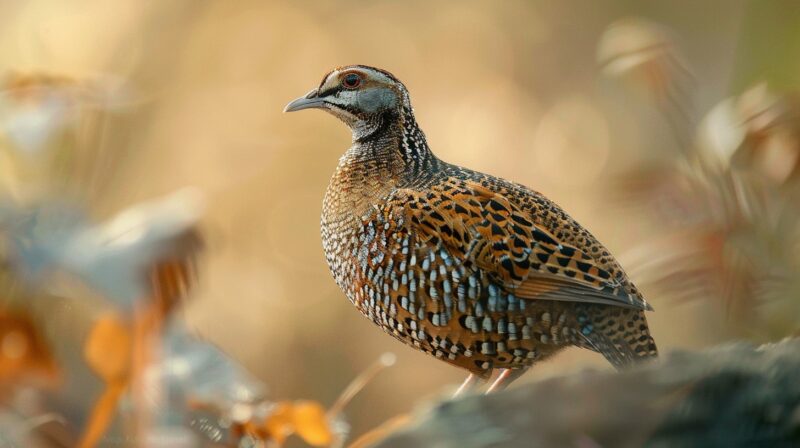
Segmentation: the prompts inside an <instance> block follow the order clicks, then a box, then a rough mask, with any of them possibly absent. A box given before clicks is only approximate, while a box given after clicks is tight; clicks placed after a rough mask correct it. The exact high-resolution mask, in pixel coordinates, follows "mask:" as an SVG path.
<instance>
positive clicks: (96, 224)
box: [0, 74, 394, 448]
mask: <svg viewBox="0 0 800 448" xmlns="http://www.w3.org/2000/svg"><path fill="white" fill-rule="evenodd" d="M117 93H118V92H117ZM114 104H117V103H114V102H112V101H109V95H108V92H107V91H104V90H102V89H100V88H99V87H98V84H97V83H90V82H86V81H79V80H74V79H68V78H65V77H59V76H50V75H43V74H35V75H17V74H12V75H8V76H6V77H5V78H4V80H3V81H2V83H0V158H2V160H0V162H2V163H0V289H1V290H2V293H3V294H2V301H0V405H2V406H3V407H8V409H9V415H8V417H9V421H11V420H14V421H17V420H20V421H22V422H23V423H24V424H23V425H22V426H24V427H26V428H28V429H27V430H26V431H30V430H33V429H34V428H37V427H39V426H41V424H40V423H41V422H44V421H48V422H49V421H55V422H56V423H59V422H60V423H59V424H60V425H61V426H62V429H63V430H64V432H66V433H67V434H68V437H67V438H68V439H71V440H66V441H63V440H62V442H60V444H61V445H68V446H80V447H82V448H90V447H95V446H102V445H103V444H104V442H105V441H106V440H107V439H106V438H107V437H110V436H111V437H117V436H120V437H125V438H126V439H129V440H133V441H135V444H136V445H139V446H148V447H157V446H170V447H175V446H196V445H197V444H214V445H224V446H278V447H279V446H283V445H284V443H285V441H286V439H287V438H288V437H289V436H290V435H292V434H296V435H298V436H299V437H300V438H302V439H303V440H304V441H305V442H306V443H308V444H310V445H313V446H341V445H342V444H343V443H344V440H345V438H346V435H347V432H348V426H347V425H346V423H345V421H344V419H343V418H342V410H343V408H344V406H345V405H346V404H347V402H348V401H349V400H350V399H351V398H352V397H353V396H354V395H355V394H356V393H357V392H358V391H359V390H360V389H361V388H362V387H363V386H364V385H365V384H366V383H367V382H368V381H369V379H370V378H372V377H374V375H375V374H377V373H378V372H379V371H380V370H382V369H383V368H384V367H386V366H387V365H389V364H391V363H392V362H393V359H394V358H393V357H392V356H387V357H382V358H381V360H380V361H378V362H377V363H376V364H375V365H374V366H372V367H371V368H369V369H368V370H367V371H366V372H364V374H363V375H361V376H359V377H358V378H357V379H356V380H354V382H353V384H351V386H350V387H348V388H347V389H346V390H345V391H344V392H343V394H342V396H341V397H340V399H339V400H338V401H337V402H336V403H335V404H333V405H332V406H331V408H330V409H329V410H326V409H325V408H324V407H323V406H322V405H321V404H320V403H318V402H315V401H311V400H297V401H292V400H286V401H273V400H270V399H269V398H268V397H267V396H266V387H265V385H264V384H262V383H261V382H259V381H257V380H255V379H254V378H252V377H251V376H250V375H249V374H248V373H247V372H246V371H245V370H244V369H243V368H241V367H240V366H239V365H238V364H237V363H236V362H235V361H233V360H232V359H231V358H229V357H228V356H227V355H225V354H224V353H223V352H222V351H221V350H219V349H218V348H217V347H215V346H214V345H212V344H210V343H208V342H205V341H203V340H201V339H199V338H198V337H196V336H194V335H192V334H190V332H188V331H187V330H186V328H185V326H184V324H183V323H182V322H181V321H180V317H179V316H176V315H175V310H177V309H178V308H180V307H181V306H182V305H183V304H184V303H186V301H187V300H188V299H189V297H190V295H191V292H192V287H193V286H194V285H195V284H196V283H197V279H198V269H197V260H198V257H199V256H200V253H201V249H202V247H203V241H202V234H201V232H200V229H199V222H200V219H201V217H202V214H203V208H204V207H203V198H202V195H201V194H200V193H199V192H197V191H195V190H192V189H185V190H181V191H178V192H175V193H173V194H171V195H167V196H165V197H163V198H160V199H156V200H152V201H149V202H146V203H140V204H136V205H133V206H131V207H128V208H126V209H124V210H122V211H121V212H119V213H117V214H116V215H114V216H112V217H111V218H110V219H106V220H105V221H99V220H98V219H97V218H96V217H95V215H94V211H93V210H92V206H93V201H94V199H96V198H97V196H98V195H99V194H100V192H99V190H101V189H100V188H99V187H100V186H102V185H104V182H105V181H107V180H108V177H109V176H110V172H111V171H112V168H113V167H114V165H115V164H117V163H118V162H119V161H120V160H121V158H120V154H116V153H113V151H112V153H110V154H109V153H108V152H109V149H108V148H105V147H102V145H100V143H99V142H100V141H101V140H102V138H101V137H100V136H99V135H98V133H102V122H103V116H104V114H106V113H109V112H110V111H111V110H113V107H112V105H114ZM86 294H89V295H91V297H92V299H93V300H91V301H89V300H87V297H86ZM56 298H59V300H62V299H63V300H64V301H66V303H70V302H75V303H77V302H80V303H81V309H85V310H87V311H88V312H90V315H89V316H87V320H88V321H89V323H88V325H89V328H88V329H87V330H88V331H86V332H85V333H86V335H85V337H83V338H79V337H78V335H79V334H80V333H81V329H80V328H67V329H62V330H61V331H65V330H66V331H72V332H74V334H48V335H47V336H45V335H43V332H42V330H43V328H44V323H43V322H42V319H41V318H40V317H37V315H34V314H33V313H29V312H28V311H27V309H28V308H29V307H31V306H33V305H36V304H41V303H42V302H46V301H51V303H49V305H50V306H53V307H55V306H56V305H55V304H56V300H55V299H56ZM95 299H99V300H95ZM47 305H48V304H45V305H44V308H47ZM48 337H50V338H66V339H70V338H71V339H74V341H73V342H74V343H75V344H80V345H81V348H82V350H80V351H78V352H77V353H80V355H82V356H80V355H79V356H78V357H77V358H74V357H70V356H64V355H63V354H56V353H55V352H54V351H53V350H51V349H50V347H49V344H48V340H47V338H48ZM68 352H69V351H68ZM60 355H61V356H60ZM81 366H83V367H85V368H88V370H89V372H91V373H92V374H93V375H94V376H95V377H96V378H97V379H98V380H99V381H100V383H101V384H102V387H101V390H100V391H99V393H98V394H96V395H95V394H80V399H81V400H85V401H84V402H82V403H80V404H76V406H75V407H76V408H84V409H86V408H88V409H89V412H88V415H86V416H85V419H79V420H78V421H80V420H85V423H84V424H83V425H82V427H76V424H77V421H75V412H74V410H73V409H70V403H66V404H65V405H66V406H67V408H64V407H58V406H52V405H48V404H46V403H49V400H43V401H42V403H43V404H42V405H41V406H39V408H37V413H35V414H33V415H31V414H30V413H29V412H21V410H20V409H19V405H20V403H19V400H18V399H16V397H18V396H19V392H20V391H21V389H22V388H23V387H26V388H33V389H34V390H35V391H36V392H37V393H39V394H41V395H43V396H45V397H47V396H50V395H51V394H50V392H51V391H53V392H54V393H53V394H52V396H53V397H55V396H56V395H58V390H57V389H58V388H59V385H60V384H59V383H58V382H57V380H58V378H59V372H62V371H63V372H65V374H66V375H69V374H73V373H74V372H76V371H81V368H79V367H81ZM84 371H85V370H84ZM23 398H24V397H23ZM26 400H27V399H23V400H22V401H26ZM56 401H57V400H54V402H56ZM26 406H27V407H30V406H28V405H25V403H22V407H26ZM3 415H4V414H3ZM67 415H70V416H71V417H72V418H71V419H69V418H67V417H66V416H67ZM62 416H64V417H62ZM115 420H119V421H120V423H121V424H120V425H118V426H119V428H118V429H115V431H117V432H119V431H122V434H109V429H110V428H111V427H112V422H114V421H115ZM4 421H5V420H3V421H0V432H2V431H3V428H4V426H3V425H4V423H3V422H4ZM27 435H28V434H27V433H26V432H25V431H18V430H17V431H12V432H8V433H7V435H6V438H7V439H8V440H6V441H8V442H9V443H17V442H19V443H24V442H25V441H26V440H27V439H28V437H27ZM12 436H13V440H11V438H12ZM50 438H51V439H54V437H50ZM3 443H4V441H3V440H0V445H2V444H3Z"/></svg>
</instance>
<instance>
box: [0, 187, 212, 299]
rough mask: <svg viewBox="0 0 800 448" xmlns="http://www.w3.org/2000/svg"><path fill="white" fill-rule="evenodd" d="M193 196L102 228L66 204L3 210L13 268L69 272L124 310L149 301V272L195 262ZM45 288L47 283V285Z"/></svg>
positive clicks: (154, 204) (182, 194) (37, 274)
mask: <svg viewBox="0 0 800 448" xmlns="http://www.w3.org/2000/svg"><path fill="white" fill-rule="evenodd" d="M203 208H204V205H203V199H202V196H201V194H200V193H199V192H198V191H197V190H194V189H185V190H180V191H178V192H175V193H173V194H171V195H169V196H166V197H164V198H161V199H158V200H154V201H150V202H146V203H142V204H138V205H135V206H133V207H130V208H128V209H126V210H123V211H122V212H121V213H119V214H118V215H116V216H115V217H113V218H112V219H110V220H108V221H107V222H105V223H102V224H97V225H96V224H93V223H92V222H91V221H90V220H89V219H88V217H87V215H86V214H85V213H83V212H82V211H81V210H79V209H77V208H76V207H70V206H68V205H63V204H59V205H53V204H48V205H46V206H40V207H35V208H33V209H22V208H19V207H16V206H15V205H13V204H4V205H3V206H0V225H2V227H3V230H4V232H5V236H6V238H7V240H8V243H9V246H10V248H9V249H10V252H11V253H10V256H11V262H12V263H13V265H14V266H15V267H16V268H17V269H18V270H19V271H21V273H22V274H24V275H25V276H26V277H28V278H30V279H38V280H41V277H42V276H43V275H48V274H51V273H53V272H57V271H64V272H67V273H69V274H72V275H74V276H77V277H78V278H79V279H80V280H82V281H83V282H85V283H86V284H87V285H89V286H91V287H93V288H95V289H97V290H98V291H100V292H102V293H104V294H105V295H106V296H107V297H108V298H109V299H111V300H113V301H114V302H115V303H117V304H118V305H121V306H123V307H124V308H129V307H130V306H131V305H132V304H133V303H134V302H135V301H136V300H141V299H145V298H148V297H149V296H150V294H151V293H152V291H151V289H150V288H151V286H150V283H149V280H148V275H149V272H150V270H151V269H152V268H153V267H154V266H155V265H156V264H157V263H158V262H159V261H164V260H166V259H180V258H183V257H186V256H190V255H192V251H193V250H194V249H196V247H195V245H194V244H189V243H188V242H187V239H188V240H190V241H191V242H192V243H194V239H192V238H189V236H190V235H191V234H192V232H193V230H194V229H195V227H196V226H197V224H198V222H199V220H200V217H201V215H202V213H203ZM43 284H47V282H44V283H43Z"/></svg>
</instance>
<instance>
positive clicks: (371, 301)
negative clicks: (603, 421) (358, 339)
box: [287, 66, 656, 378]
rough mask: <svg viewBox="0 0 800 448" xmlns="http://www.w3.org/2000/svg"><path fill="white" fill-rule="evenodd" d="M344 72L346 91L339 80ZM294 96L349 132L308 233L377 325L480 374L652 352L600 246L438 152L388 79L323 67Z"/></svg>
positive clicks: (552, 213)
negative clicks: (586, 354) (564, 359)
mask: <svg viewBox="0 0 800 448" xmlns="http://www.w3.org/2000/svg"><path fill="white" fill-rule="evenodd" d="M350 73H356V74H358V76H359V77H361V78H362V81H361V82H359V85H358V89H355V90H359V92H356V93H352V91H350V90H348V89H346V88H342V83H343V82H344V81H342V80H343V77H344V76H346V75H348V74H350ZM351 76H352V75H351ZM370 89H372V90H370ZM363 91H368V92H371V95H372V96H371V97H369V98H379V100H378V101H379V102H380V104H379V105H378V106H375V105H372V104H367V103H366V100H364V98H365V97H363V96H359V95H360V94H361V93H362V92H363ZM387 92H388V93H387ZM351 93H352V94H351ZM390 93H393V94H394V99H391V98H390V97H391V95H390ZM323 99H324V100H323ZM298 101H305V102H310V101H314V102H315V104H316V103H323V102H324V103H325V105H323V106H313V107H321V108H325V109H327V110H328V111H330V112H331V113H333V114H334V115H336V116H338V117H339V118H341V119H342V120H343V121H345V123H347V124H348V125H350V127H351V128H352V129H353V146H352V147H351V148H350V149H349V150H348V151H347V152H346V153H345V154H344V156H342V158H341V159H340V161H339V165H338V167H337V169H336V172H335V173H334V175H333V178H332V179H331V182H330V185H329V187H328V190H327V192H326V193H325V199H324V201H323V211H322V241H323V247H324V250H325V254H326V257H327V261H328V265H329V266H330V268H331V272H332V273H333V276H334V278H335V280H336V283H337V284H338V285H339V287H341V289H342V290H343V291H344V293H345V294H346V295H347V297H348V298H349V299H350V301H351V302H352V303H353V304H354V305H355V306H356V308H357V309H358V310H359V311H360V312H361V313H362V314H364V315H365V316H366V317H368V318H369V319H370V320H371V321H373V322H374V323H375V324H377V325H378V326H379V327H380V328H382V329H383V330H384V331H385V332H387V333H389V334H391V335H392V336H394V337H395V338H397V339H399V340H401V341H402V342H404V343H406V344H409V345H411V346H413V347H416V348H417V349H419V350H421V351H423V352H425V353H428V354H430V355H433V356H435V357H436V358H439V359H442V360H444V361H446V362H448V363H450V364H453V365H456V366H458V367H462V368H464V369H467V370H468V371H470V372H472V373H474V374H476V375H479V376H481V377H484V378H485V377H488V376H489V375H490V374H491V372H492V370H493V369H496V368H510V369H525V368H528V367H530V366H531V365H532V364H534V363H535V362H536V361H538V360H542V359H545V358H547V357H548V356H551V355H553V354H554V353H556V352H557V351H559V350H560V349H562V348H565V347H568V346H572V345H574V346H579V347H584V348H588V349H591V350H595V351H598V352H600V353H602V354H603V355H604V356H605V357H606V358H607V359H608V360H609V361H610V362H611V363H613V364H614V365H615V366H618V367H620V366H624V365H626V364H628V363H630V362H632V361H634V360H636V359H639V358H647V357H651V356H655V355H656V346H655V343H654V341H653V339H652V337H651V336H650V334H649V330H648V327H647V322H646V320H645V316H644V310H646V309H649V305H648V304H647V303H646V302H645V300H644V298H643V297H642V296H641V294H640V293H639V292H638V291H637V289H636V287H635V286H634V285H633V284H632V283H631V282H630V281H629V280H628V278H627V277H626V275H625V273H624V271H623V270H622V268H621V267H620V266H619V264H618V263H617V262H616V261H615V260H614V258H613V257H612V256H611V254H610V253H609V252H608V250H607V249H606V248H605V247H603V246H602V245H601V244H600V243H599V242H598V241H597V240H596V239H595V238H594V237H593V236H592V235H591V234H590V233H589V232H588V231H587V230H585V229H584V228H583V227H581V226H580V225H579V224H578V223H576V222H575V221H574V220H573V219H572V218H571V217H569V216H568V215H567V214H566V213H565V212H564V211H562V210H561V209H560V208H559V207H558V206H557V205H555V204H554V203H553V202H551V201H550V200H548V199H547V198H545V197H544V196H542V195H541V194H539V193H537V192H535V191H533V190H530V189H528V188H527V187H525V186H522V185H519V184H516V183H512V182H509V181H506V180H503V179H500V178H497V177H493V176H490V175H487V174H482V173H479V172H476V171H472V170H469V169H466V168H462V167H459V166H456V165H452V164H449V163H446V162H444V161H442V160H440V159H438V158H437V157H436V156H435V155H434V154H433V153H432V152H431V150H430V148H429V147H428V144H427V142H426V140H425V136H424V134H423V133H422V131H421V130H420V129H419V127H418V126H417V123H416V120H415V119H414V115H413V112H412V109H411V105H410V101H409V97H408V92H407V91H406V89H405V87H404V86H403V84H402V83H401V82H400V81H398V80H397V79H396V78H395V77H394V76H392V75H390V74H389V73H387V72H384V71H382V70H378V69H374V68H371V67H366V66H352V67H345V68H342V69H337V70H334V71H333V72H331V73H330V74H328V75H327V76H326V77H325V78H324V79H323V82H322V84H321V85H320V87H319V88H318V89H316V90H315V91H312V92H311V93H310V94H309V95H307V96H306V97H305V99H300V100H298ZM292 104H294V103H292ZM292 104H290V106H287V110H293V109H290V107H291V106H292ZM364 104H367V105H366V106H364ZM309 107H311V106H309Z"/></svg>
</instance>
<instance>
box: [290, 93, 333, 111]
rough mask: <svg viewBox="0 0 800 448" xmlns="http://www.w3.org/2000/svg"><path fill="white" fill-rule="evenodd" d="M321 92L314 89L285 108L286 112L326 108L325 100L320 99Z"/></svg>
mask: <svg viewBox="0 0 800 448" xmlns="http://www.w3.org/2000/svg"><path fill="white" fill-rule="evenodd" d="M318 94H319V91H318V90H317V89H314V90H312V91H310V92H308V93H307V94H306V95H305V96H301V97H300V98H298V99H296V100H294V101H292V102H291V103H289V104H287V105H286V107H285V108H283V111H284V112H294V111H296V110H303V109H312V108H321V107H325V99H323V98H320V97H318V96H317V95H318Z"/></svg>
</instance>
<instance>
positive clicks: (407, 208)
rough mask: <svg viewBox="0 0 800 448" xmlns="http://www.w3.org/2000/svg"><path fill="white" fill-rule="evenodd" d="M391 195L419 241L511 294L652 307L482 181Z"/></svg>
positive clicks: (442, 185)
mask: <svg viewBox="0 0 800 448" xmlns="http://www.w3.org/2000/svg"><path fill="white" fill-rule="evenodd" d="M394 199H395V201H397V202H395V203H397V204H401V207H403V210H404V213H405V217H406V222H407V225H408V226H409V227H410V230H411V232H412V233H413V234H414V235H416V238H417V241H418V243H422V244H427V245H429V246H430V247H437V246H440V245H441V246H442V247H444V248H445V249H446V250H447V251H448V252H449V253H450V254H451V255H452V256H454V257H456V258H457V259H461V260H466V261H465V262H466V263H468V264H471V265H472V266H473V267H474V268H477V269H481V270H483V271H484V272H486V273H488V275H489V276H490V278H492V280H493V281H494V282H496V283H497V284H498V285H501V286H502V287H504V288H505V289H506V290H507V291H508V292H509V293H512V294H514V295H515V296H517V297H520V298H523V299H537V300H564V301H572V302H590V303H601V304H608V305H616V306H623V307H630V308H638V309H650V306H649V305H648V304H647V303H646V302H645V301H644V299H643V298H642V297H641V296H640V295H639V294H638V293H636V292H635V291H634V292H630V290H628V288H626V283H627V281H626V280H625V279H624V277H623V278H620V277H619V276H617V277H614V276H612V274H611V273H610V272H609V271H608V270H606V269H604V268H603V267H601V264H602V263H600V262H599V261H598V260H596V259H594V258H593V257H591V256H590V255H589V254H587V253H585V252H584V251H582V250H581V249H579V248H578V247H575V246H574V245H569V244H566V243H564V242H561V241H559V239H558V238H557V237H556V236H554V235H553V233H551V232H550V231H548V230H547V229H546V228H544V226H542V225H537V224H536V223H535V222H534V221H535V219H534V217H533V216H532V215H531V213H529V212H526V211H525V210H523V209H522V208H521V207H520V206H518V205H516V204H515V203H514V202H512V201H510V200H509V199H508V198H507V197H506V196H505V195H503V194H502V193H498V192H496V191H493V190H492V189H490V188H487V187H486V186H484V185H482V184H481V183H478V182H475V181H461V180H458V181H446V182H444V183H441V184H438V185H434V186H433V187H430V188H428V189H426V191H416V190H411V189H403V190H397V191H396V192H395V193H394ZM620 275H621V273H620Z"/></svg>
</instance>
